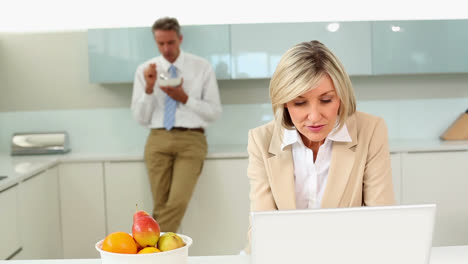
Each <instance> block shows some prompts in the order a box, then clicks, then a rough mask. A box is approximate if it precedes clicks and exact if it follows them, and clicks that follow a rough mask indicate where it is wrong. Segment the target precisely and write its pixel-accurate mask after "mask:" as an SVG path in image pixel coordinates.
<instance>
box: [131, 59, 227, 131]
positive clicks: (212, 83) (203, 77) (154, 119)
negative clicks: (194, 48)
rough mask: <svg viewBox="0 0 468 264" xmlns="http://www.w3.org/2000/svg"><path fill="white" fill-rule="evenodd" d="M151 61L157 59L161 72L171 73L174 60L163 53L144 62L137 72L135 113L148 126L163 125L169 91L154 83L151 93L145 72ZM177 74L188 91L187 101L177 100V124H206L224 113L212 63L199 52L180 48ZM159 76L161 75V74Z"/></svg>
mask: <svg viewBox="0 0 468 264" xmlns="http://www.w3.org/2000/svg"><path fill="white" fill-rule="evenodd" d="M150 63H156V70H157V72H158V76H159V74H160V73H161V72H163V73H165V74H166V76H170V74H169V67H170V66H171V63H170V62H169V61H167V60H166V59H165V58H164V57H163V56H158V57H155V58H152V59H150V60H148V61H146V62H144V63H143V64H141V65H140V66H138V68H137V70H136V72H135V81H134V83H133V95H132V106H131V108H132V113H133V117H134V118H135V120H137V121H138V123H140V124H141V125H143V126H145V127H148V128H162V127H164V126H163V120H164V104H165V99H166V94H165V93H164V92H163V91H162V90H161V89H160V88H159V84H158V82H156V84H155V85H154V91H153V93H152V94H147V93H146V92H145V90H146V82H145V77H144V75H143V72H144V70H145V68H146V67H148V65H149V64H150ZM174 66H175V67H176V71H177V76H178V77H182V78H183V85H182V88H183V89H184V91H185V93H187V95H188V100H187V102H186V104H183V103H181V102H178V103H177V108H176V115H175V124H174V126H175V127H188V128H195V127H206V126H207V125H208V124H209V123H210V122H213V121H214V120H216V119H217V118H218V117H219V116H220V115H221V111H222V110H221V102H220V99H219V90H218V84H217V82H216V76H215V73H214V71H213V68H212V67H211V65H210V63H209V62H208V61H207V60H205V59H203V58H200V57H198V56H195V55H192V54H190V53H185V52H183V51H182V50H181V51H180V54H179V57H177V60H176V61H175V62H174ZM158 80H159V78H158Z"/></svg>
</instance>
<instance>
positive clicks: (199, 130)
mask: <svg viewBox="0 0 468 264" xmlns="http://www.w3.org/2000/svg"><path fill="white" fill-rule="evenodd" d="M158 129H161V130H166V129H165V128H158ZM171 130H177V131H194V132H200V133H205V129H203V128H201V127H195V128H188V127H173V128H172V129H171Z"/></svg>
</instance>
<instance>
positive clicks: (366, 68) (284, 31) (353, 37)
mask: <svg viewBox="0 0 468 264" xmlns="http://www.w3.org/2000/svg"><path fill="white" fill-rule="evenodd" d="M311 40H319V41H320V42H322V43H324V44H325V45H327V47H328V48H330V50H332V51H333V52H334V53H335V54H336V55H337V56H338V57H339V59H340V60H341V62H342V63H343V65H344V66H345V68H346V70H347V72H348V74H350V75H370V74H371V68H372V67H371V26H370V22H343V23H268V24H243V25H232V26H231V49H232V51H231V52H232V70H233V73H232V78H233V79H250V78H270V77H271V76H272V75H273V73H274V71H275V69H276V66H277V65H278V62H279V60H280V59H281V56H282V55H283V54H284V53H285V52H286V51H287V50H288V49H289V48H291V47H292V46H294V45H295V44H298V43H300V42H304V41H311Z"/></svg>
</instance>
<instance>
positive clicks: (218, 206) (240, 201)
mask: <svg viewBox="0 0 468 264" xmlns="http://www.w3.org/2000/svg"><path fill="white" fill-rule="evenodd" d="M247 164H248V159H247V158H230V159H208V160H206V161H205V164H204V167H203V170H202V173H201V175H200V178H199V180H198V183H197V186H196V188H195V191H194V193H193V197H192V199H191V201H190V203H189V205H188V208H187V211H186V213H185V217H184V219H183V221H182V224H181V229H182V230H181V232H182V233H184V234H186V235H188V236H190V237H191V238H192V239H193V241H194V243H193V245H192V246H191V247H190V255H192V256H193V255H198V256H208V255H236V254H238V253H239V252H240V250H242V249H244V247H245V245H246V242H247V231H248V227H249V210H250V209H249V206H250V202H249V190H250V187H249V181H248V178H247Z"/></svg>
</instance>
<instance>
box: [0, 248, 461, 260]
mask: <svg viewBox="0 0 468 264" xmlns="http://www.w3.org/2000/svg"><path fill="white" fill-rule="evenodd" d="M3 263H5V264H8V263H12V264H14V263H16V264H65V263H67V264H100V263H101V260H100V259H61V260H4V261H0V264H3ZM249 263H250V257H249V256H247V255H243V256H242V255H234V256H209V257H189V258H188V263H187V264H249ZM466 263H468V246H453V247H433V248H432V251H431V260H430V264H466Z"/></svg>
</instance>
